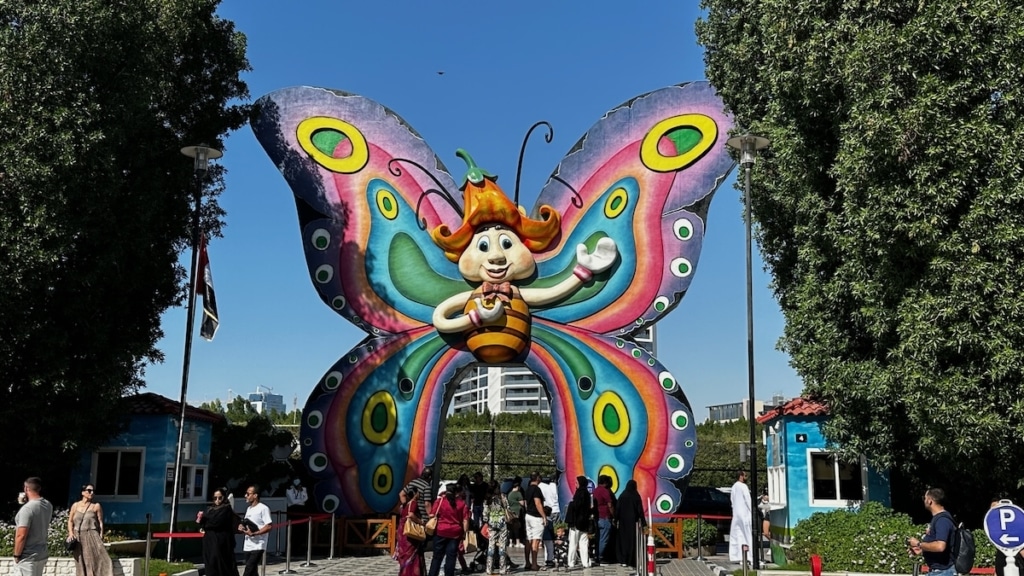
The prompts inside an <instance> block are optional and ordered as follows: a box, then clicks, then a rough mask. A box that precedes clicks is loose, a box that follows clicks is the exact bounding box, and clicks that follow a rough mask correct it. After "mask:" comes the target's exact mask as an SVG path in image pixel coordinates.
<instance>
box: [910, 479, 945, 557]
mask: <svg viewBox="0 0 1024 576" xmlns="http://www.w3.org/2000/svg"><path fill="white" fill-rule="evenodd" d="M945 498H946V493H945V492H944V491H943V490H942V488H931V489H929V490H928V491H927V492H925V493H924V507H925V508H927V509H928V511H929V512H931V513H932V519H931V522H929V523H928V531H927V532H925V535H924V536H923V537H922V538H920V539H918V538H908V539H907V545H908V546H909V547H910V551H911V552H912V553H914V554H920V555H922V556H924V563H925V564H927V565H928V576H955V575H956V568H954V567H953V561H954V557H953V537H954V536H955V534H956V525H955V524H954V523H953V516H952V515H951V514H950V513H949V512H947V511H946V508H945V506H943V502H944V501H945Z"/></svg>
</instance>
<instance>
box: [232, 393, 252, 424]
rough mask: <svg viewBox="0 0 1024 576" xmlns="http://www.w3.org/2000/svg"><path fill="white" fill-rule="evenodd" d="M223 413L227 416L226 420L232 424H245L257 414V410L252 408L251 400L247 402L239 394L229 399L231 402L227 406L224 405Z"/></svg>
mask: <svg viewBox="0 0 1024 576" xmlns="http://www.w3.org/2000/svg"><path fill="white" fill-rule="evenodd" d="M224 415H225V416H226V417H227V419H228V422H231V423H232V424H245V423H246V422H248V421H250V420H252V419H253V418H255V417H257V416H259V412H257V411H256V409H255V408H253V406H252V402H249V401H248V400H246V399H245V398H242V397H241V396H235V397H234V398H232V399H231V402H230V403H229V404H228V405H227V407H225V409H224Z"/></svg>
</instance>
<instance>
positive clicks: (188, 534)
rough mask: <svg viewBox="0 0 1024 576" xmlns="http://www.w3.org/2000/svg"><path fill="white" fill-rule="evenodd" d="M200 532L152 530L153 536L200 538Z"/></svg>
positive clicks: (201, 534) (201, 535)
mask: <svg viewBox="0 0 1024 576" xmlns="http://www.w3.org/2000/svg"><path fill="white" fill-rule="evenodd" d="M202 537H203V533H202V532H154V533H153V538H202Z"/></svg>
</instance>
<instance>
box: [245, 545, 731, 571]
mask: <svg viewBox="0 0 1024 576" xmlns="http://www.w3.org/2000/svg"><path fill="white" fill-rule="evenodd" d="M508 551H509V555H510V556H511V558H512V560H513V561H514V562H516V563H518V564H520V565H522V563H523V549H522V548H509V549H508ZM305 561H306V559H305V556H303V557H302V558H301V559H299V560H298V561H295V560H293V561H292V562H291V563H290V565H289V569H290V570H292V571H293V573H294V574H295V575H296V576H348V575H353V576H388V575H393V574H397V573H398V563H397V562H395V561H394V560H393V559H392V558H391V557H390V556H387V555H383V554H382V555H380V556H346V557H343V558H334V559H327V558H324V557H322V556H320V557H317V556H316V555H314V557H313V561H312V563H313V564H314V566H303V565H302V564H304V563H305ZM716 564H723V565H727V564H728V557H720V556H710V557H707V558H705V559H704V560H703V561H700V560H696V559H694V558H683V559H674V558H673V559H669V558H659V559H658V573H659V574H661V575H662V576H723V574H724V570H723V569H722V568H720V567H718V566H716ZM427 567H428V568H429V567H430V554H429V553H428V554H427ZM284 570H285V562H284V558H282V557H279V556H274V555H272V554H271V555H268V557H267V571H266V574H265V575H264V576H278V575H279V574H283V573H284ZM458 573H459V571H458V568H456V574H458ZM633 573H634V572H633V569H632V568H628V567H624V566H619V565H618V564H602V565H601V566H599V567H595V568H588V569H586V570H583V569H580V568H577V569H576V570H573V571H572V572H571V574H572V575H574V576H630V575H631V574H633ZM475 574H476V575H478V576H486V574H483V573H482V572H476V573H475ZM513 574H517V575H523V576H525V575H526V574H530V572H527V571H523V570H522V569H519V570H516V571H514V572H513ZM541 574H544V576H547V575H548V574H550V575H551V576H555V575H556V574H559V575H565V574H567V572H566V571H565V570H564V569H563V570H562V571H559V572H555V571H554V569H549V570H548V571H547V572H546V573H538V576H540V575H541Z"/></svg>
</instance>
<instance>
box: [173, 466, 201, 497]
mask: <svg viewBox="0 0 1024 576" xmlns="http://www.w3.org/2000/svg"><path fill="white" fill-rule="evenodd" d="M178 488H179V490H180V492H179V493H178V500H179V501H181V502H203V501H205V500H206V498H205V495H206V466H191V465H188V464H182V466H181V484H180V486H179V487H178ZM172 494H174V464H168V465H167V473H166V474H165V476H164V500H166V501H168V502H169V501H170V500H171V495H172Z"/></svg>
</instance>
